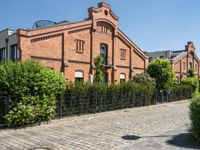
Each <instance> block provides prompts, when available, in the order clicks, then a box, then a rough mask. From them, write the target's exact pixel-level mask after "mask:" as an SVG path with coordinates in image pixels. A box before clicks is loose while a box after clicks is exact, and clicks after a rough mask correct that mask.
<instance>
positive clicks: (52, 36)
mask: <svg viewBox="0 0 200 150" xmlns="http://www.w3.org/2000/svg"><path fill="white" fill-rule="evenodd" d="M58 36H62V33H58V34H52V35H47V36H42V37H38V38H34V39H31V43H33V42H38V41H42V40H47V39H51V38H55V37H58Z"/></svg>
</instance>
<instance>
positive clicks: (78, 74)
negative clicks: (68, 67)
mask: <svg viewBox="0 0 200 150" xmlns="http://www.w3.org/2000/svg"><path fill="white" fill-rule="evenodd" d="M83 81H84V73H83V71H81V70H77V71H75V82H83Z"/></svg>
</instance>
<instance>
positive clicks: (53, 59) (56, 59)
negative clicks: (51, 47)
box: [31, 56, 62, 62]
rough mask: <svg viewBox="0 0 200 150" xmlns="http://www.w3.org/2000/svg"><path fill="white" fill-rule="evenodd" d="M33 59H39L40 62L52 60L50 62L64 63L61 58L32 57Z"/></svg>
mask: <svg viewBox="0 0 200 150" xmlns="http://www.w3.org/2000/svg"><path fill="white" fill-rule="evenodd" d="M31 58H32V59H38V60H50V61H60V62H61V61H62V59H59V58H50V57H41V56H31Z"/></svg>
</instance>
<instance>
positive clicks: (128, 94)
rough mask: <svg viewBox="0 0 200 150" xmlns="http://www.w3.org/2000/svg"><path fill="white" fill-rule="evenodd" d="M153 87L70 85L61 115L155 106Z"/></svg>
mask: <svg viewBox="0 0 200 150" xmlns="http://www.w3.org/2000/svg"><path fill="white" fill-rule="evenodd" d="M154 93H155V86H153V85H144V84H136V83H133V82H132V81H130V82H126V83H121V84H111V85H107V84H102V83H95V84H92V85H91V84H70V85H69V86H68V87H67V90H66V92H65V94H64V96H63V98H62V100H61V106H62V114H63V115H73V114H84V113H95V112H103V111H109V110H116V109H122V108H127V107H137V106H146V105H150V104H155V101H154V100H155V99H154V97H153V94H154Z"/></svg>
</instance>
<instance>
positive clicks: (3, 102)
mask: <svg viewBox="0 0 200 150" xmlns="http://www.w3.org/2000/svg"><path fill="white" fill-rule="evenodd" d="M9 101H10V97H7V96H0V124H1V125H3V124H5V119H4V116H5V115H6V114H7V113H8V111H9Z"/></svg>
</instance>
